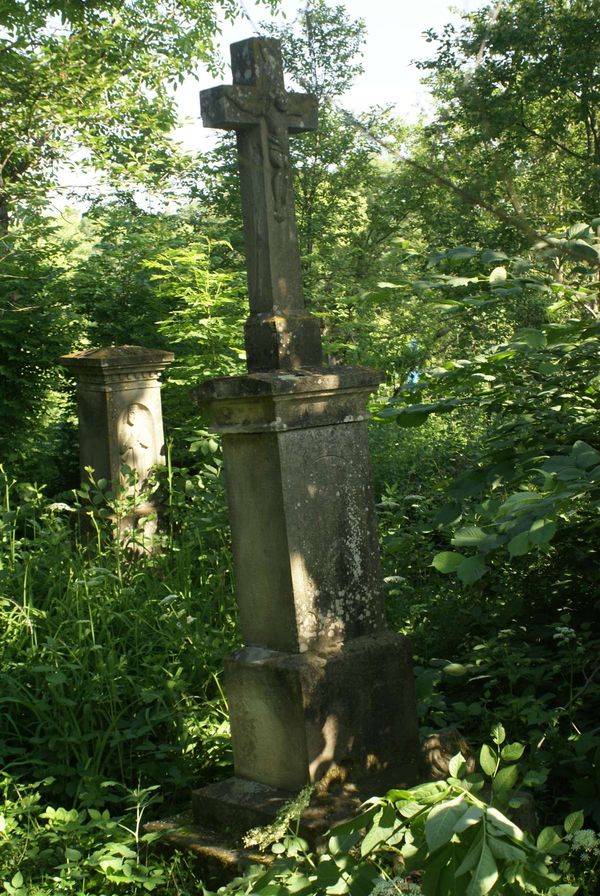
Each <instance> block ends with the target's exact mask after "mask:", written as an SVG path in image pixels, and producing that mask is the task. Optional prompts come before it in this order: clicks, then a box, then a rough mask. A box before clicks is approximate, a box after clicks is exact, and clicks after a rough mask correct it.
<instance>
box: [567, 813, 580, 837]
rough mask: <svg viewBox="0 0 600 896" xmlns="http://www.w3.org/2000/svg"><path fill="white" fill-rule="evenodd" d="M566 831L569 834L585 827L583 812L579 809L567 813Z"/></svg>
mask: <svg viewBox="0 0 600 896" xmlns="http://www.w3.org/2000/svg"><path fill="white" fill-rule="evenodd" d="M564 827H565V831H566V832H567V834H573V833H574V832H575V831H580V830H581V829H582V827H583V812H582V811H581V809H579V810H578V811H577V812H571V814H570V815H567V817H566V818H565V824H564Z"/></svg>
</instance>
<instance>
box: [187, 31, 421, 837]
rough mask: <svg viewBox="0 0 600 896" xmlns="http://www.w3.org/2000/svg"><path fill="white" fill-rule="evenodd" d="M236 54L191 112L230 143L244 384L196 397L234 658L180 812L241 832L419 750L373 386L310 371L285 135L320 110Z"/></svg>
mask: <svg viewBox="0 0 600 896" xmlns="http://www.w3.org/2000/svg"><path fill="white" fill-rule="evenodd" d="M231 58H232V71H233V79H234V84H233V85H231V86H224V87H217V88H213V89H212V90H207V91H203V92H202V93H201V109H202V119H203V122H204V124H205V125H206V126H208V127H220V128H233V129H234V130H235V131H236V133H237V142H238V160H239V169H240V177H241V185H242V205H243V219H244V234H245V242H246V256H247V264H248V289H249V298H250V317H249V318H248V321H247V324H246V330H245V338H246V349H247V358H248V373H247V374H245V375H242V376H238V377H226V378H219V379H214V380H209V381H208V382H205V383H203V384H202V385H201V386H200V387H199V388H198V389H197V390H196V396H197V398H198V400H199V401H200V402H201V404H202V405H203V406H205V407H206V408H208V410H209V412H210V414H211V416H212V420H213V429H214V431H215V432H218V433H220V434H221V435H222V441H223V452H224V464H225V475H226V484H227V495H228V504H229V514H230V522H231V530H232V542H233V560H234V573H235V587H236V596H237V602H238V607H239V616H240V625H241V633H242V640H243V644H244V646H243V647H242V648H241V649H240V650H239V651H237V652H236V653H235V654H234V655H233V656H230V657H229V658H228V659H227V660H226V666H225V689H226V694H227V697H228V702H229V713H230V722H231V735H232V742H233V754H234V770H235V776H234V777H233V778H230V779H228V780H227V781H225V782H220V783H219V784H214V785H209V786H208V787H205V788H202V789H201V790H199V791H196V792H195V793H194V797H193V808H194V815H195V818H196V820H197V821H199V822H212V823H214V822H219V821H221V822H226V823H230V824H231V823H236V824H238V823H240V822H241V823H246V824H247V825H248V826H251V825H253V824H256V823H258V822H260V821H261V820H263V821H264V820H266V819H268V817H269V814H270V813H272V810H273V809H275V808H276V807H277V806H278V805H280V804H281V801H282V800H284V799H285V798H286V795H287V796H288V797H289V795H290V794H293V793H294V792H296V791H297V790H298V789H299V788H301V787H303V786H304V785H306V784H310V783H314V782H317V781H319V780H320V779H321V778H323V776H327V775H328V774H331V773H332V771H335V770H339V773H340V776H341V778H343V780H345V781H348V782H357V783H358V784H360V782H366V784H365V786H366V788H367V790H368V789H369V787H373V789H375V788H376V787H381V786H388V785H389V786H392V785H396V786H400V785H406V784H409V783H413V782H414V781H415V779H416V776H417V766H418V756H419V745H418V735H417V716H416V701H415V691H414V680H413V675H412V669H411V663H410V651H409V648H408V646H407V641H406V639H405V638H403V637H402V636H401V635H398V634H395V633H392V632H390V631H388V630H387V629H386V624H385V617H384V603H383V590H382V579H381V571H380V565H379V552H378V543H377V522H376V516H375V508H374V498H373V492H372V485H371V471H370V461H369V452H368V443H367V422H366V421H367V418H368V412H367V403H368V400H369V396H370V395H371V393H372V392H373V391H374V390H376V389H377V388H378V386H379V384H380V383H381V382H382V380H383V375H382V374H380V373H379V372H378V371H374V370H369V369H365V368H352V367H323V366H322V354H321V340H320V327H319V322H318V320H317V319H316V318H314V317H313V316H312V315H311V314H310V313H309V312H308V311H307V309H306V308H305V304H304V298H303V294H302V282H301V270H300V256H299V249H298V242H297V237H296V224H295V217H294V196H293V190H292V175H291V169H290V161H289V149H288V131H291V132H300V131H303V130H308V129H311V128H314V127H316V123H317V108H316V101H315V99H314V98H313V97H311V96H306V95H303V94H294V93H291V94H290V93H286V91H285V88H284V84H283V70H282V63H281V54H280V49H279V44H278V42H277V41H276V40H273V39H265V38H251V39H249V40H245V41H241V42H239V43H237V44H233V45H232V47H231ZM265 807H267V811H266V812H265V811H263V810H265Z"/></svg>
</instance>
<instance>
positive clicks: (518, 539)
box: [507, 532, 530, 557]
mask: <svg viewBox="0 0 600 896" xmlns="http://www.w3.org/2000/svg"><path fill="white" fill-rule="evenodd" d="M507 547H508V553H509V554H510V556H511V557H523V556H524V555H525V554H526V553H527V551H528V550H529V547H530V543H529V532H520V533H519V535H515V537H514V538H511V540H510V541H509V542H508V545H507Z"/></svg>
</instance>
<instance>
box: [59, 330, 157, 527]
mask: <svg viewBox="0 0 600 896" xmlns="http://www.w3.org/2000/svg"><path fill="white" fill-rule="evenodd" d="M173 357H174V356H173V354H172V353H171V352H165V351H161V350H160V349H148V348H142V347H141V346H138V345H120V346H114V347H109V348H92V349H88V350H86V351H83V352H76V353H74V354H71V355H63V357H62V358H61V359H60V360H61V364H62V365H63V366H64V367H66V368H67V369H68V370H69V371H70V372H71V374H72V375H73V376H74V377H75V381H76V384H77V413H78V418H79V464H80V471H81V481H82V482H89V481H90V477H89V474H88V472H87V470H88V468H91V469H92V471H93V474H92V475H93V479H94V481H95V482H98V481H99V480H101V479H104V480H106V482H107V487H108V489H110V490H111V491H113V492H117V491H121V493H122V494H125V495H127V496H128V497H129V498H131V499H132V500H131V501H129V502H128V508H127V512H126V515H125V516H124V517H123V518H122V519H120V520H119V527H120V531H121V534H123V535H127V533H131V531H132V530H138V531H139V530H141V531H142V534H143V535H144V538H145V539H148V538H149V537H150V536H151V535H152V534H153V530H154V529H155V528H156V527H155V520H156V507H155V506H154V505H153V504H152V503H151V502H148V501H142V500H137V496H138V495H140V494H141V493H142V492H143V491H144V486H145V484H146V481H147V478H148V474H149V472H150V469H151V468H152V467H153V466H155V465H156V464H162V463H164V462H165V453H164V434H163V423H162V408H161V400H160V383H159V376H160V374H161V373H162V371H163V370H164V369H165V368H166V367H167V366H168V365H169V364H170V363H171V362H172V360H173ZM126 470H130V471H131V474H125V471H126Z"/></svg>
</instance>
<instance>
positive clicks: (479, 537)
mask: <svg viewBox="0 0 600 896" xmlns="http://www.w3.org/2000/svg"><path fill="white" fill-rule="evenodd" d="M488 537H489V536H488V534H487V532H484V531H483V529H480V528H479V526H464V527H463V528H462V529H458V531H457V532H456V534H455V535H454V538H453V539H452V544H453V545H455V546H456V547H457V548H473V547H479V546H481V545H482V544H484V543H485V542H486V541H487V539H488Z"/></svg>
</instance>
